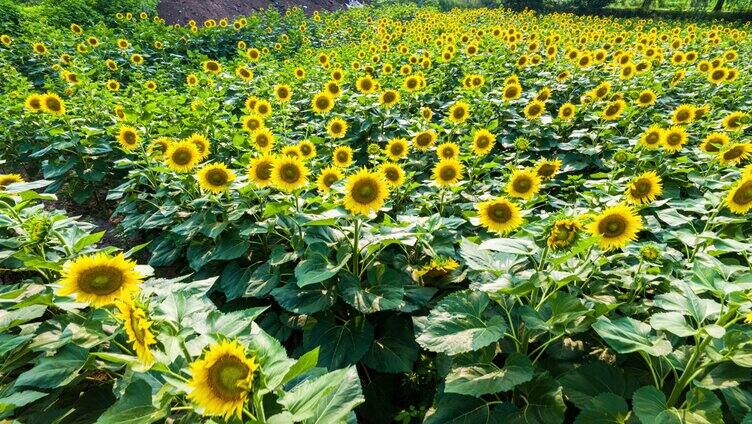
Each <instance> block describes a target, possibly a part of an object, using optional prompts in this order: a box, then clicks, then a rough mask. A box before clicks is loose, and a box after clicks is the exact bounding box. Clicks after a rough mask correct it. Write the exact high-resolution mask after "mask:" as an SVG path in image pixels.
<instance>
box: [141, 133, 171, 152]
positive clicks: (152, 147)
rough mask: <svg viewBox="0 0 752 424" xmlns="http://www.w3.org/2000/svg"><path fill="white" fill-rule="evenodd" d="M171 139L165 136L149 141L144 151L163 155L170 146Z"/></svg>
mask: <svg viewBox="0 0 752 424" xmlns="http://www.w3.org/2000/svg"><path fill="white" fill-rule="evenodd" d="M171 144H172V140H171V139H169V138H167V137H159V138H157V139H156V140H153V141H152V142H151V143H149V147H147V148H146V152H147V153H149V154H150V155H157V156H160V157H162V156H164V154H165V153H166V152H167V149H168V148H170V145H171Z"/></svg>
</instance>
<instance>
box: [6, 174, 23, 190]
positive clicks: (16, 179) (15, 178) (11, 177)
mask: <svg viewBox="0 0 752 424" xmlns="http://www.w3.org/2000/svg"><path fill="white" fill-rule="evenodd" d="M22 182H24V179H23V177H22V176H21V174H0V190H3V189H5V187H7V186H8V185H9V184H14V183H22Z"/></svg>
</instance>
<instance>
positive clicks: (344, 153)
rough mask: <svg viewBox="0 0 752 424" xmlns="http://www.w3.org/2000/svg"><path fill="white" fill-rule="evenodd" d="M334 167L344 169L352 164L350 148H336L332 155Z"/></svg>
mask: <svg viewBox="0 0 752 424" xmlns="http://www.w3.org/2000/svg"><path fill="white" fill-rule="evenodd" d="M332 162H333V163H334V166H336V167H339V168H345V167H347V166H349V165H350V164H351V163H352V162H353V150H352V148H351V147H350V146H337V148H336V149H334V153H332Z"/></svg>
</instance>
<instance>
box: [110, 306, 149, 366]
mask: <svg viewBox="0 0 752 424" xmlns="http://www.w3.org/2000/svg"><path fill="white" fill-rule="evenodd" d="M115 306H117V309H118V311H117V313H116V314H115V316H116V317H117V318H118V319H120V320H121V321H123V328H124V329H125V334H126V335H127V336H128V343H130V344H131V345H132V346H133V348H134V349H135V351H136V356H138V359H139V360H140V361H141V363H142V364H144V365H146V366H151V364H153V363H154V355H153V354H152V353H151V350H150V349H149V346H151V345H154V344H156V343H157V339H156V338H155V337H154V333H152V331H151V325H152V322H151V321H149V319H148V318H147V317H146V312H144V310H143V309H141V308H140V307H138V306H136V305H134V304H133V302H132V301H130V300H129V301H124V300H121V301H118V302H116V303H115Z"/></svg>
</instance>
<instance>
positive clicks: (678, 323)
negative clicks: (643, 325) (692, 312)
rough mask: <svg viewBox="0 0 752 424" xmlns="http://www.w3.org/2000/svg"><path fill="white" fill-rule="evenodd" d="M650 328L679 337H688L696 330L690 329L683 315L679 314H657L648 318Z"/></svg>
mask: <svg viewBox="0 0 752 424" xmlns="http://www.w3.org/2000/svg"><path fill="white" fill-rule="evenodd" d="M650 326H651V327H653V328H654V329H656V330H663V331H668V332H669V333H671V334H675V335H677V336H679V337H689V336H692V335H694V334H695V333H696V332H697V330H695V329H694V328H692V327H691V326H690V325H689V324H688V323H687V320H686V319H685V318H684V315H682V314H680V313H679V312H659V313H656V314H653V315H652V316H651V317H650Z"/></svg>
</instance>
